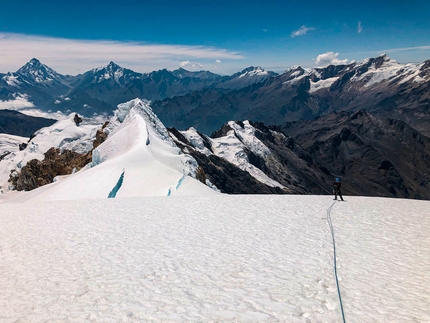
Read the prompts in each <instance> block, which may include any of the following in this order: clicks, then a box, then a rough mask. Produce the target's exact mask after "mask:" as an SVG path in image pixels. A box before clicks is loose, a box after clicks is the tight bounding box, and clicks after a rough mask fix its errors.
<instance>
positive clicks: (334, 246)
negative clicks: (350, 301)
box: [327, 202, 346, 323]
mask: <svg viewBox="0 0 430 323" xmlns="http://www.w3.org/2000/svg"><path fill="white" fill-rule="evenodd" d="M335 203H336V202H333V204H332V205H330V207H329V208H328V209H327V222H328V225H329V226H330V231H331V236H332V239H333V259H334V276H335V277H336V286H337V293H338V295H339V302H340V310H341V311H342V319H343V323H346V321H345V313H344V312H343V304H342V296H341V295H340V287H339V279H338V277H337V264H336V241H335V239H334V229H333V224H332V222H331V215H330V212H331V209H332V208H333V206H334V204H335Z"/></svg>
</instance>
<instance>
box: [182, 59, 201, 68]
mask: <svg viewBox="0 0 430 323" xmlns="http://www.w3.org/2000/svg"><path fill="white" fill-rule="evenodd" d="M179 66H180V67H182V68H185V69H189V70H195V69H201V68H203V64H201V63H199V62H190V61H184V62H181V63H179Z"/></svg>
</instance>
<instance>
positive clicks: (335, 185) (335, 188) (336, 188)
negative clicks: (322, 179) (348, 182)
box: [333, 178, 343, 201]
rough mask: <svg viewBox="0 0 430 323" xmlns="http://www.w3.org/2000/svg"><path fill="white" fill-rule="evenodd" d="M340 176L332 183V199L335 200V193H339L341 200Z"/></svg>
mask: <svg viewBox="0 0 430 323" xmlns="http://www.w3.org/2000/svg"><path fill="white" fill-rule="evenodd" d="M340 186H341V185H340V178H336V180H335V181H334V183H333V193H334V200H337V195H338V194H339V197H340V199H341V200H342V201H343V197H342V192H341V191H340Z"/></svg>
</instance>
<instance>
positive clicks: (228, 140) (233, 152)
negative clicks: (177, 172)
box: [180, 120, 284, 188]
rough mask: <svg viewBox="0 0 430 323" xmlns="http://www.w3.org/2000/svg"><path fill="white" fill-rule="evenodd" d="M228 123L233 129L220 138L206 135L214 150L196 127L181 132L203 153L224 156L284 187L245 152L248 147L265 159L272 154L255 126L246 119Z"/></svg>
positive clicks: (250, 172)
mask: <svg viewBox="0 0 430 323" xmlns="http://www.w3.org/2000/svg"><path fill="white" fill-rule="evenodd" d="M228 125H229V127H230V128H231V130H229V131H228V132H227V134H226V135H225V136H222V137H218V138H210V137H207V136H206V137H205V139H206V140H207V141H208V142H210V145H211V147H212V148H211V149H212V151H210V150H209V149H208V148H206V147H205V146H204V143H203V139H202V137H201V136H200V135H199V133H198V132H197V130H196V129H194V128H192V127H191V128H189V129H187V130H186V131H180V132H181V134H182V135H183V136H184V137H185V138H186V139H187V140H188V141H189V142H190V144H191V145H192V146H193V147H194V148H195V149H196V150H198V151H199V152H201V153H202V154H205V155H206V156H209V155H211V154H214V155H216V156H218V157H221V158H224V159H225V160H227V161H229V162H230V163H232V164H233V165H236V166H237V167H239V168H240V169H242V170H244V171H246V172H248V173H249V174H250V175H251V176H253V177H254V178H255V179H257V180H258V181H260V182H262V183H264V184H266V185H269V186H272V187H281V188H283V187H284V186H283V185H282V184H280V183H279V182H277V181H275V180H273V179H271V178H270V177H268V176H267V175H266V174H265V173H264V172H263V171H262V170H261V169H259V168H258V167H255V166H254V165H252V164H251V163H250V162H249V158H248V156H247V154H246V152H245V150H246V149H247V150H250V151H251V152H252V153H254V154H255V155H257V156H259V157H261V158H263V159H265V158H266V157H267V156H268V155H270V154H271V152H270V149H269V148H268V147H267V146H266V145H264V144H263V143H262V142H261V140H259V139H258V138H257V137H256V136H255V128H254V127H253V126H252V125H251V124H250V123H249V121H248V120H246V121H244V122H243V124H242V125H239V124H238V123H237V122H235V121H229V122H228Z"/></svg>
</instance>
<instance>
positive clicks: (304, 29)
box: [291, 25, 315, 38]
mask: <svg viewBox="0 0 430 323" xmlns="http://www.w3.org/2000/svg"><path fill="white" fill-rule="evenodd" d="M314 29H315V28H312V27H306V26H305V25H303V26H301V27H300V28H299V29H298V30H296V31H293V32H292V33H291V38H294V37H297V36H303V35H306V34H307V33H308V31H309V30H314Z"/></svg>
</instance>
